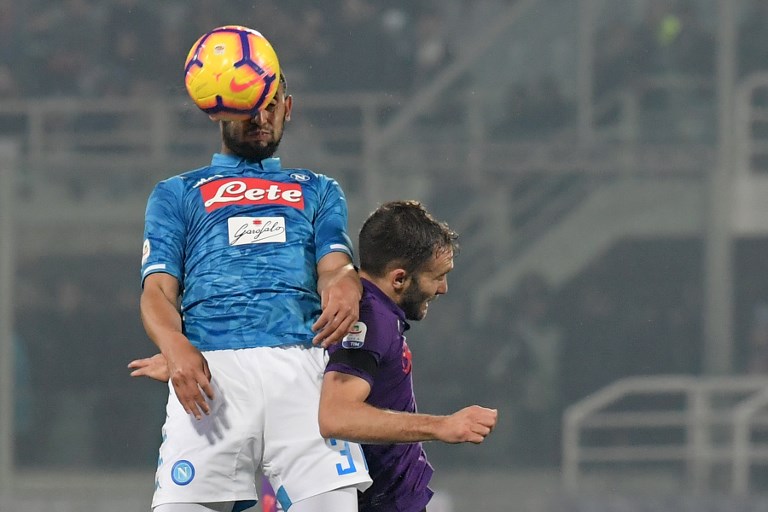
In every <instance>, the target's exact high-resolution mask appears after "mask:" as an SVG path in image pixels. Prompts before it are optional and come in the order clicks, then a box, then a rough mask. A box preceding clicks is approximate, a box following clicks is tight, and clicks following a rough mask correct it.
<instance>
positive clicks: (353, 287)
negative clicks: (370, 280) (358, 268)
mask: <svg viewBox="0 0 768 512" xmlns="http://www.w3.org/2000/svg"><path fill="white" fill-rule="evenodd" d="M361 296H362V294H361V288H360V281H359V280H355V279H352V278H348V277H345V278H341V279H338V280H336V281H335V282H333V283H332V284H329V285H328V286H325V287H324V288H323V291H322V293H321V294H320V301H321V307H322V309H323V312H322V314H321V315H320V317H319V318H318V319H317V321H316V322H315V323H314V325H312V330H313V331H314V332H315V337H314V339H313V340H312V343H314V344H315V345H320V346H321V347H324V348H328V347H330V346H331V345H334V344H336V343H338V342H340V341H341V339H342V338H343V337H344V336H346V335H347V333H348V332H349V331H350V330H351V329H352V325H353V324H354V323H355V322H357V318H358V315H359V313H360V298H361Z"/></svg>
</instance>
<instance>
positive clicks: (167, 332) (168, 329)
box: [140, 290, 189, 354]
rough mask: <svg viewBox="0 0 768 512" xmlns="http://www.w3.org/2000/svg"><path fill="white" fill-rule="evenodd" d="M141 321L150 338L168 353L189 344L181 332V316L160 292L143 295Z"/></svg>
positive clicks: (145, 292)
mask: <svg viewBox="0 0 768 512" xmlns="http://www.w3.org/2000/svg"><path fill="white" fill-rule="evenodd" d="M140 308H141V320H142V322H143V324H144V330H145V331H146V332H147V335H148V336H149V338H150V339H151V340H152V341H153V342H154V343H155V345H157V348H159V349H160V352H162V353H164V354H165V353H166V352H167V351H169V350H173V347H174V346H176V345H177V344H180V343H189V341H188V340H187V338H186V336H184V334H183V333H182V331H181V314H180V313H179V311H178V309H177V308H176V304H175V303H174V302H172V301H171V300H170V299H169V298H168V297H166V296H165V295H164V294H163V293H162V292H161V291H159V290H144V292H143V293H142V295H141V302H140Z"/></svg>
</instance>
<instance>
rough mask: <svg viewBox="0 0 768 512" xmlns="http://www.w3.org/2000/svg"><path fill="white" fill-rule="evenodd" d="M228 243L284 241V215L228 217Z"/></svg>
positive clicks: (244, 243) (245, 243) (246, 243)
mask: <svg viewBox="0 0 768 512" xmlns="http://www.w3.org/2000/svg"><path fill="white" fill-rule="evenodd" d="M227 228H228V231H229V245H248V244H266V243H272V242H285V218H284V217H230V218H229V219H227Z"/></svg>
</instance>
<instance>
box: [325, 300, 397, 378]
mask: <svg viewBox="0 0 768 512" xmlns="http://www.w3.org/2000/svg"><path fill="white" fill-rule="evenodd" d="M389 333H390V329H388V328H387V326H386V320H385V319H384V318H382V316H381V315H378V314H376V313H375V312H374V311H371V310H370V309H368V308H365V307H363V308H361V309H360V319H359V320H358V321H357V323H355V324H354V325H353V326H352V329H351V330H350V332H349V334H347V335H346V336H345V337H344V339H342V340H341V342H339V343H338V344H336V345H332V346H331V347H329V348H328V353H329V355H330V359H329V362H328V364H327V365H326V367H325V371H326V372H329V371H335V372H340V373H346V374H349V375H354V376H355V377H359V378H361V379H363V380H365V381H366V382H368V384H369V385H370V386H371V387H373V382H374V380H375V378H376V373H377V369H378V367H379V366H380V365H381V364H382V360H383V359H384V358H385V357H386V354H387V349H388V347H389V346H390V344H391V343H390V341H391V340H390V334H389ZM356 353H365V355H367V356H368V357H361V355H357V354H356ZM371 360H373V363H371ZM373 365H375V367H374V366H373Z"/></svg>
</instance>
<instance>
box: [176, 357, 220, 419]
mask: <svg viewBox="0 0 768 512" xmlns="http://www.w3.org/2000/svg"><path fill="white" fill-rule="evenodd" d="M165 356H166V360H167V361H168V375H169V377H170V381H171V384H173V389H174V391H175V392H176V397H177V398H178V399H179V403H181V405H182V407H184V410H185V411H187V413H188V414H191V415H193V416H194V417H195V418H197V419H198V420H199V419H201V418H202V417H203V414H206V415H207V414H210V412H211V408H210V406H209V405H208V402H207V400H206V397H207V398H208V399H209V400H213V387H212V386H211V370H210V369H209V368H208V361H206V360H205V357H203V354H202V353H201V352H200V351H199V350H198V349H197V348H195V347H194V346H192V345H191V344H189V343H184V344H179V345H178V346H175V347H173V349H172V350H169V351H167V352H166V354H165Z"/></svg>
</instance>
